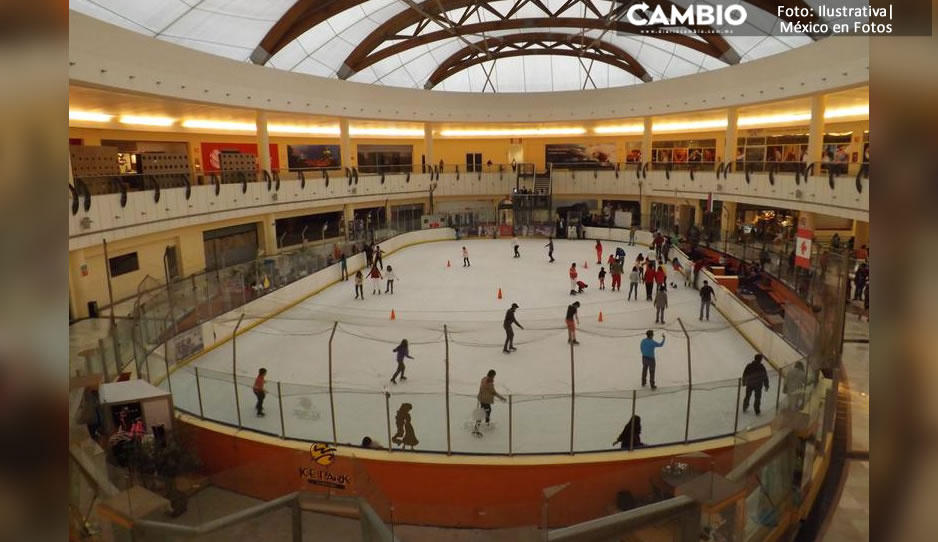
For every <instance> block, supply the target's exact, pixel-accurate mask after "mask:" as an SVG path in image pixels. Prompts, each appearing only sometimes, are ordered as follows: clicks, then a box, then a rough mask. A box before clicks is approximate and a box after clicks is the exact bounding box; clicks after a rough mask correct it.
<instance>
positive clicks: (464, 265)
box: [462, 247, 472, 267]
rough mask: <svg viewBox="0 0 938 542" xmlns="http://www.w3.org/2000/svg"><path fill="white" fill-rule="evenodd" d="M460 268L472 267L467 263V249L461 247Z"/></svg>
mask: <svg viewBox="0 0 938 542" xmlns="http://www.w3.org/2000/svg"><path fill="white" fill-rule="evenodd" d="M462 266H463V267H471V266H472V264H471V263H469V249H468V248H466V247H462Z"/></svg>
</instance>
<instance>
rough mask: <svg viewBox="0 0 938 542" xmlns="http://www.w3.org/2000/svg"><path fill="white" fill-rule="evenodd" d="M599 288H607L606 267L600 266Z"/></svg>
mask: <svg viewBox="0 0 938 542" xmlns="http://www.w3.org/2000/svg"><path fill="white" fill-rule="evenodd" d="M599 289H600V290H605V289H606V268H605V267H600V268H599Z"/></svg>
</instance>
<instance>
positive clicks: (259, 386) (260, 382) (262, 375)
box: [252, 367, 267, 416]
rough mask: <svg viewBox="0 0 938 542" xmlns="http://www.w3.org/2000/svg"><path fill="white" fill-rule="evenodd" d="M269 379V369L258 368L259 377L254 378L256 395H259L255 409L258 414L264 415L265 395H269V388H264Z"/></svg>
mask: <svg viewBox="0 0 938 542" xmlns="http://www.w3.org/2000/svg"><path fill="white" fill-rule="evenodd" d="M266 379H267V369H265V368H263V367H261V368H260V369H258V370H257V378H255V379H254V386H253V388H252V389H253V390H254V396H255V397H257V404H256V405H254V410H255V411H256V412H257V415H258V416H263V415H264V397H267V390H265V389H264V382H265V380H266Z"/></svg>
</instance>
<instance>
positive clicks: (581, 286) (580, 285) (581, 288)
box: [576, 280, 590, 294]
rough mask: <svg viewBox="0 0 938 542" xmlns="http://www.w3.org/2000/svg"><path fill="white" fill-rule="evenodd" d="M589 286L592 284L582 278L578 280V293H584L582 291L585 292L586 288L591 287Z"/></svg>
mask: <svg viewBox="0 0 938 542" xmlns="http://www.w3.org/2000/svg"><path fill="white" fill-rule="evenodd" d="M589 287H590V285H589V284H587V283H585V282H583V281H582V280H578V281H576V293H578V294H582V293H583V292H585V291H586V289H587V288H589Z"/></svg>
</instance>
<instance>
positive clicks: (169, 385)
mask: <svg viewBox="0 0 938 542" xmlns="http://www.w3.org/2000/svg"><path fill="white" fill-rule="evenodd" d="M163 365H164V366H165V367H166V389H168V390H169V394H170V395H172V394H173V381H172V379H171V378H169V341H163ZM149 372H150V369H149V367H148V368H147V373H149ZM148 376H149V375H148ZM150 384H153V382H150Z"/></svg>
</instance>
